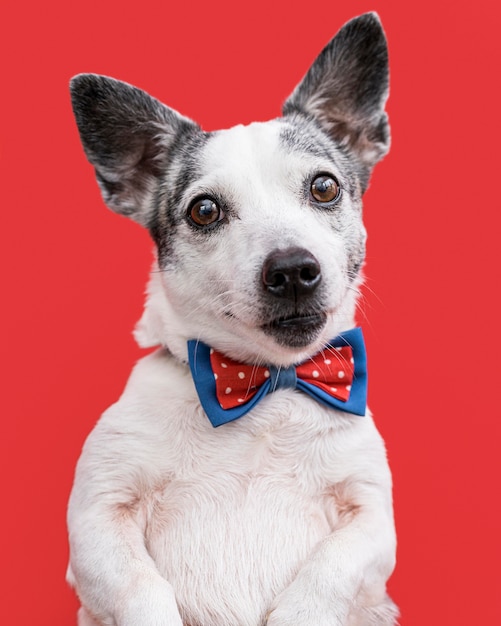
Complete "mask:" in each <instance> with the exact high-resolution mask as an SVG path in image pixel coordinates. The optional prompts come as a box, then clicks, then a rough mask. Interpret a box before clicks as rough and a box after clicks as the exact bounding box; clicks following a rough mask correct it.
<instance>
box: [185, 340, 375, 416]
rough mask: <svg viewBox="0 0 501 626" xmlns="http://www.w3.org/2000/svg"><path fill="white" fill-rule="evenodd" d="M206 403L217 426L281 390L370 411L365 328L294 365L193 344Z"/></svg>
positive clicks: (354, 410) (347, 409) (192, 364)
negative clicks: (235, 356) (248, 359)
mask: <svg viewBox="0 0 501 626" xmlns="http://www.w3.org/2000/svg"><path fill="white" fill-rule="evenodd" d="M188 355H189V361H190V368H191V372H192V375H193V379H194V382H195V387H196V389H197V393H198V396H199V398H200V402H201V404H202V406H203V408H204V410H205V412H206V413H207V415H208V417H209V419H210V421H211V423H212V425H213V426H220V425H221V424H225V423H226V422H229V421H232V420H234V419H237V418H239V417H241V416H242V415H245V413H247V412H248V411H250V410H251V409H252V408H253V407H254V406H255V405H256V404H257V403H258V402H259V401H261V400H262V399H263V397H264V396H265V395H266V394H268V393H272V392H274V391H276V390H277V389H284V388H289V389H299V390H301V391H303V392H304V393H306V394H308V395H310V396H311V397H313V398H314V399H315V400H317V401H318V402H321V403H322V404H326V405H327V406H330V407H333V408H337V409H339V410H341V411H345V412H349V413H354V414H357V415H364V414H365V403H366V381H367V372H366V356H365V346H364V341H363V336H362V330H361V329H360V328H354V329H352V330H349V331H347V332H345V333H342V334H340V335H338V336H337V337H336V338H335V339H333V340H332V341H331V342H329V344H328V345H327V346H326V347H325V348H324V349H323V350H322V352H320V353H318V354H316V355H314V356H313V357H312V358H311V359H309V360H307V361H305V362H303V363H300V364H298V365H295V366H290V367H286V368H284V367H275V366H273V365H270V366H265V367H260V366H256V365H248V364H244V363H238V362H236V361H233V360H232V359H230V358H229V357H227V356H225V355H224V354H221V353H220V352H217V351H216V350H214V349H212V348H209V346H207V345H205V344H204V343H202V342H200V341H195V340H192V341H189V342H188Z"/></svg>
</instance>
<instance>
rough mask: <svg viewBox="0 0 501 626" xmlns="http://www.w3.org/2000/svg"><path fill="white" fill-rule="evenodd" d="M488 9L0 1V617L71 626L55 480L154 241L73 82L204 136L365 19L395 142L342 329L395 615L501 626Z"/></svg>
mask: <svg viewBox="0 0 501 626" xmlns="http://www.w3.org/2000/svg"><path fill="white" fill-rule="evenodd" d="M500 6H501V5H500V4H499V2H498V0H491V1H489V0H477V1H475V2H473V1H470V2H465V1H463V2H462V1H458V0H456V1H454V2H453V1H442V2H440V1H437V0H433V1H432V0H421V2H420V3H406V2H389V1H387V0H372V1H365V0H359V1H354V0H351V1H349V2H348V1H345V2H344V3H341V2H333V1H326V0H317V1H316V2H314V3H312V2H308V3H306V2H303V3H295V2H291V1H290V0H289V1H287V2H286V1H283V0H275V1H273V2H272V1H270V0H267V1H264V0H254V1H253V2H245V3H243V4H237V3H234V2H219V3H218V2H211V3H200V2H176V5H175V6H172V5H170V3H169V2H168V1H167V0H163V1H162V2H157V1H154V0H143V1H142V2H135V3H134V4H131V3H127V2H126V3H123V2H118V1H117V0H111V1H108V2H95V1H89V2H87V3H85V4H83V3H82V4H80V3H71V2H67V1H64V2H63V1H62V0H54V1H49V2H35V1H31V2H21V1H19V0H3V2H2V7H3V8H2V9H1V11H2V14H3V15H2V16H0V23H1V26H0V28H1V30H2V32H1V33H0V46H1V47H2V50H1V51H0V52H1V54H0V58H1V59H2V73H1V79H2V96H1V99H0V109H1V113H2V114H1V116H0V122H1V126H2V134H1V157H0V158H1V172H2V184H1V189H2V194H1V199H2V200H1V204H2V207H1V210H2V218H1V219H2V225H3V227H2V229H1V230H2V239H3V242H2V244H1V246H0V252H1V254H2V259H1V265H0V267H1V268H2V273H3V277H2V287H3V294H4V295H3V306H2V307H1V315H2V322H1V329H2V334H3V338H2V345H1V353H2V356H3V359H2V368H3V370H4V371H3V373H2V375H1V381H2V385H1V386H2V388H3V392H2V396H1V413H2V418H3V419H2V422H1V437H0V443H1V446H2V450H1V456H0V458H1V462H2V470H1V480H2V501H3V502H2V515H1V524H2V529H1V533H0V537H1V540H2V542H5V545H3V546H2V547H1V555H2V568H1V569H2V575H3V576H4V577H5V578H6V580H5V581H4V582H2V583H1V588H2V595H3V596H4V599H3V601H2V602H1V604H0V623H2V624H12V625H15V626H35V625H37V626H70V625H72V624H75V617H74V614H75V609H76V606H77V604H76V600H75V599H74V597H73V594H72V592H71V591H70V590H69V589H68V588H67V587H66V584H65V582H64V571H65V566H66V560H67V542H66V530H65V508H66V501H67V497H68V493H69V490H70V487H71V483H72V475H73V468H74V465H75V462H76V460H77V457H78V455H79V451H80V448H81V445H82V443H83V441H84V438H85V436H86V434H87V433H88V432H89V431H90V429H91V428H92V426H93V424H94V423H95V421H96V419H97V418H98V416H99V414H100V413H101V412H102V411H103V410H104V409H105V408H106V407H107V406H108V405H109V404H111V403H112V402H113V401H114V400H115V399H116V398H117V396H118V395H119V394H120V392H121V389H122V388H123V385H124V383H125V380H126V378H127V376H128V373H129V371H130V369H131V366H132V364H133V363H134V361H135V360H136V359H137V358H138V357H139V356H140V355H141V351H140V350H139V349H138V348H137V347H136V346H135V344H134V342H133V339H132V337H131V330H132V327H133V325H134V323H135V321H136V320H137V319H138V318H139V316H140V313H141V307H142V300H143V296H142V293H143V288H144V284H145V281H146V278H147V274H148V269H149V264H150V259H151V248H152V245H151V243H150V242H149V239H148V237H147V235H146V233H145V232H143V231H142V230H141V229H140V228H139V227H138V226H136V225H135V224H133V223H131V222H129V221H127V220H125V219H122V218H119V217H116V216H115V215H113V214H112V213H111V212H110V211H108V210H107V209H105V208H104V206H103V204H102V201H101V199H100V196H99V194H98V189H97V185H96V183H95V181H94V178H93V172H92V169H91V167H90V166H89V165H88V164H87V163H86V161H85V159H84V156H83V153H82V150H81V147H80V144H79V140H78V137H77V132H76V128H75V126H74V123H73V119H72V114H71V110H70V105H69V97H68V92H67V83H68V80H69V78H70V77H71V76H72V75H73V74H76V73H79V72H83V71H87V72H97V73H103V74H108V75H111V76H115V77H117V78H121V79H123V80H126V81H128V82H131V83H133V84H136V85H138V86H140V87H142V88H143V89H146V90H147V91H149V92H150V93H152V94H153V95H155V96H157V97H158V98H160V99H161V100H163V101H164V102H166V103H167V104H169V105H170V106H172V107H174V108H176V109H178V110H180V111H181V112H182V113H184V114H185V115H188V116H191V117H193V118H195V119H196V120H198V121H199V122H200V123H201V124H202V126H203V127H204V128H206V129H208V130H211V129H215V128H219V127H227V126H230V125H233V124H235V123H239V122H244V123H245V122H250V121H252V120H254V119H268V118H270V117H274V116H276V115H278V114H279V111H280V105H281V102H282V101H283V100H284V98H285V97H286V96H287V95H288V94H289V93H290V91H291V90H292V89H293V87H294V86H295V84H296V83H297V82H298V81H299V79H300V78H301V76H302V75H303V73H304V72H305V71H306V69H307V67H308V66H309V64H310V62H311V61H312V60H313V59H314V57H315V56H316V54H317V53H318V52H319V51H320V49H321V48H322V46H323V45H324V44H325V43H326V42H327V41H328V40H329V39H330V37H331V36H332V35H333V33H334V32H335V31H336V30H337V29H338V27H339V26H341V24H342V23H344V22H345V21H346V20H347V19H349V18H350V17H352V16H354V15H356V14H359V13H362V12H364V11H367V10H372V9H376V10H377V11H378V12H379V13H380V15H381V18H382V20H383V23H384V26H385V29H386V32H387V35H388V39H389V46H390V55H391V72H392V91H391V98H390V102H389V107H388V109H389V112H390V117H391V122H392V130H393V145H392V151H391V153H390V155H389V156H388V157H387V158H386V159H385V160H384V161H383V162H382V163H381V164H380V165H379V166H378V167H377V168H376V171H375V176H374V178H373V182H372V186H371V188H370V190H369V191H368V193H367V195H366V223H367V226H368V228H369V232H370V237H369V248H368V258H367V266H366V274H367V276H368V280H367V288H366V289H365V292H364V293H365V297H364V300H363V303H362V308H363V311H364V316H363V318H361V321H362V323H363V326H364V329H365V334H366V337H367V343H368V347H369V357H370V365H371V387H370V404H371V407H372V409H373V412H374V414H375V417H376V420H377V423H378V425H379V427H380V430H381V431H382V433H383V435H384V437H385V439H386V441H387V444H388V450H389V458H390V462H391V466H392V469H393V473H394V480H395V512H396V520H397V526H398V535H399V551H398V566H397V570H396V572H395V574H394V576H393V578H392V580H391V583H390V588H391V592H392V594H393V596H394V597H395V599H396V601H397V602H398V603H399V605H400V606H401V609H402V615H403V617H402V626H424V625H426V626H439V625H440V626H441V625H443V624H446V625H451V626H472V625H477V624H491V625H494V624H500V623H501V600H500V595H499V591H500V586H499V582H500V576H499V563H500V556H501V554H500V539H499V531H500V503H499V500H500V497H499V491H500V490H499V486H498V478H499V456H500V454H499V441H500V434H501V426H500V421H501V420H500V409H499V404H498V402H497V395H498V393H497V392H498V389H499V386H500V383H499V382H498V374H499V366H498V360H499V357H498V350H499V347H500V346H499V344H500V342H499V339H500V333H499V322H498V318H499V305H498V297H497V294H496V291H497V288H498V286H499V278H500V276H499V274H500V272H499V267H500V262H499V254H500V249H499V248H500V244H499V227H498V219H497V214H498V212H499V209H500V202H499V193H498V182H499V140H500V138H501V137H500V133H499V130H500V128H499V127H500V123H499V119H500V109H499V95H498V94H499V76H500V60H501V58H500V57H501V55H500V42H499V40H500V34H499V23H500V8H499V7H500ZM389 371H391V372H392V375H391V379H390V383H389V389H388V391H385V390H384V387H385V384H386V383H387V382H388V378H389ZM496 494H498V495H496Z"/></svg>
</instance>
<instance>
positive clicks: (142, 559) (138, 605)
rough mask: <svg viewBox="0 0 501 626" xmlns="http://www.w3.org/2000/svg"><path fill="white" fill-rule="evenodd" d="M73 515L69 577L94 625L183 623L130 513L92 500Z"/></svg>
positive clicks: (179, 625)
mask: <svg viewBox="0 0 501 626" xmlns="http://www.w3.org/2000/svg"><path fill="white" fill-rule="evenodd" d="M72 518H73V519H72V523H71V526H70V528H71V532H70V545H71V565H70V571H71V573H70V576H69V578H70V579H72V582H74V584H75V586H76V588H77V591H78V595H79V597H80V599H81V601H82V603H83V605H84V606H85V607H86V610H87V612H88V613H89V614H91V615H92V616H93V618H94V619H95V620H96V621H97V623H98V624H102V625H103V626H105V625H106V626H108V625H110V626H111V625H112V626H182V621H181V618H180V616H179V612H178V609H177V605H176V601H175V598H174V592H173V590H172V587H171V585H170V584H169V583H168V582H167V581H166V580H165V579H164V578H162V576H160V574H159V573H158V571H157V568H156V566H155V564H154V562H153V560H152V559H151V557H150V555H149V554H148V552H147V550H146V547H145V544H144V537H143V534H142V531H141V529H140V528H139V526H138V525H137V524H136V522H135V521H134V520H133V519H132V518H131V517H129V516H128V515H127V514H126V513H124V512H123V511H120V510H119V509H118V508H116V507H113V506H110V507H106V506H99V507H98V506H97V505H96V506H93V507H90V508H86V509H85V510H82V509H80V508H79V510H75V511H74V515H72ZM85 623H86V622H85Z"/></svg>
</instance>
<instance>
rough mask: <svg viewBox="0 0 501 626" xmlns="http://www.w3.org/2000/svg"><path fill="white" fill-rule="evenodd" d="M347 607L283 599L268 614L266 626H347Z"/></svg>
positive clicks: (305, 600) (304, 600) (301, 599)
mask: <svg viewBox="0 0 501 626" xmlns="http://www.w3.org/2000/svg"><path fill="white" fill-rule="evenodd" d="M347 611H348V609H347V607H342V606H341V605H339V606H337V607H336V606H333V605H332V604H330V603H329V605H328V606H326V605H323V604H319V603H317V602H312V601H311V600H308V599H307V598H299V597H297V598H290V597H289V598H288V599H285V597H281V598H280V601H279V602H277V603H276V606H275V608H273V609H272V610H271V611H270V613H269V614H268V618H267V620H266V626H346V614H347Z"/></svg>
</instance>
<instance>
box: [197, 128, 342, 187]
mask: <svg viewBox="0 0 501 626" xmlns="http://www.w3.org/2000/svg"><path fill="white" fill-rule="evenodd" d="M202 161H203V164H204V170H205V172H206V173H207V174H208V175H209V176H213V177H215V178H217V179H221V181H222V182H227V183H228V182H229V183H231V177H238V178H240V177H243V178H245V179H252V180H259V179H265V180H267V181H268V183H269V184H272V182H273V178H274V177H275V179H276V181H277V182H279V180H281V181H282V183H283V177H284V176H291V177H294V176H302V175H304V173H305V172H306V171H308V170H309V169H310V168H314V167H318V166H319V164H320V163H325V164H326V165H327V164H332V154H329V152H328V150H327V149H326V146H325V145H323V142H322V141H321V140H318V141H315V140H314V139H313V140H312V139H311V137H310V138H308V133H307V131H306V130H303V129H301V127H298V126H295V125H293V124H291V123H289V122H287V121H284V120H282V119H277V120H271V121H268V122H253V123H252V124H249V125H247V126H244V125H239V126H234V127H232V128H229V129H227V130H222V131H218V132H216V133H213V134H212V137H211V140H210V141H208V142H207V143H206V145H205V148H204V151H203V157H202Z"/></svg>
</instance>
